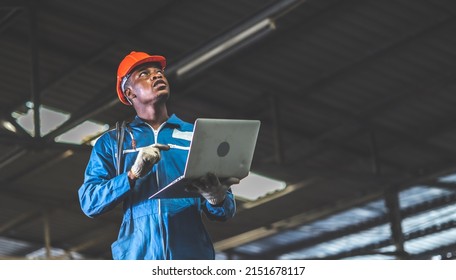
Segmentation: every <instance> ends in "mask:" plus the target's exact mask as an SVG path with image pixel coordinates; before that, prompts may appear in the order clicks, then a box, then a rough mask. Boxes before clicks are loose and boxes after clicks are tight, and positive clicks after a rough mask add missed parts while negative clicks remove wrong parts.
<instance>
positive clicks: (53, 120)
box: [11, 102, 70, 136]
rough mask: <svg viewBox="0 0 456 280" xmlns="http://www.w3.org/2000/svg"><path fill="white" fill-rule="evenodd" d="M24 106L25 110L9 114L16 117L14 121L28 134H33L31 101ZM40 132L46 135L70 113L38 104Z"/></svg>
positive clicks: (67, 117) (66, 118) (68, 116)
mask: <svg viewBox="0 0 456 280" xmlns="http://www.w3.org/2000/svg"><path fill="white" fill-rule="evenodd" d="M25 105H26V107H27V108H28V109H27V111H26V112H25V113H24V112H19V111H15V112H13V113H12V114H11V116H12V117H13V118H15V119H16V122H17V123H18V124H19V125H20V126H22V127H23V128H24V130H25V131H27V132H28V133H29V134H30V135H32V136H34V135H35V130H34V123H33V110H34V109H33V103H32V102H27V103H26V104H25ZM39 110H40V119H41V123H40V134H41V135H42V136H43V135H46V134H48V133H49V132H51V131H53V130H54V129H56V128H57V127H59V126H60V125H61V124H62V123H64V122H65V121H66V120H68V119H69V118H70V114H68V113H66V112H62V111H58V110H55V109H53V108H51V107H47V106H43V105H42V106H40V109H39Z"/></svg>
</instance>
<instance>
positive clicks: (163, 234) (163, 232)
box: [146, 122, 168, 260]
mask: <svg viewBox="0 0 456 280" xmlns="http://www.w3.org/2000/svg"><path fill="white" fill-rule="evenodd" d="M146 124H147V125H148V126H149V127H150V128H151V129H152V131H153V133H154V143H155V144H158V133H159V132H160V130H161V129H162V127H163V126H164V125H165V124H166V122H164V123H162V124H161V125H160V127H159V128H158V129H157V131H155V129H154V128H153V127H152V126H151V125H150V124H148V123H146ZM155 175H156V179H157V187H158V186H160V181H159V177H158V165H157V166H156V171H155ZM155 199H157V200H158V225H159V228H160V237H161V241H162V248H163V258H164V259H165V260H166V255H167V254H166V252H167V251H168V250H167V248H166V244H165V230H164V227H163V218H162V211H161V210H162V209H161V199H160V198H155Z"/></svg>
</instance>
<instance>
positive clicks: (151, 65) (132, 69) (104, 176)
mask: <svg viewBox="0 0 456 280" xmlns="http://www.w3.org/2000/svg"><path fill="white" fill-rule="evenodd" d="M165 67H166V59H165V58H164V57H163V56H158V55H149V54H147V53H144V52H131V53H130V54H129V55H127V56H126V57H125V58H124V59H123V60H122V61H121V63H120V64H119V67H118V71H117V95H118V97H119V99H120V101H121V102H122V103H123V104H126V105H132V106H133V108H134V109H135V111H136V114H137V116H136V117H135V119H134V120H133V121H132V122H131V123H129V124H128V125H127V127H126V132H125V134H124V135H125V137H124V138H125V140H124V142H123V146H122V149H123V153H122V161H120V163H119V164H117V161H116V152H117V135H116V130H111V131H108V132H106V133H105V134H103V135H102V136H101V137H100V138H99V139H98V141H97V142H96V144H95V146H94V148H93V150H92V153H91V156H90V160H89V163H88V165H87V168H86V171H85V177H84V182H83V184H82V186H81V187H80V189H79V192H78V194H79V200H80V204H81V208H82V210H83V212H84V213H85V214H86V215H87V216H89V217H96V216H98V215H101V214H103V213H105V212H108V211H110V210H112V209H113V208H114V207H115V206H116V205H118V204H119V203H123V211H124V216H123V221H122V224H121V227H120V231H119V235H118V239H117V241H116V242H114V243H113V244H112V246H111V249H112V255H113V258H114V259H214V258H215V253H214V248H213V245H212V242H211V239H210V237H209V235H208V233H207V231H206V229H205V228H204V225H203V222H202V218H201V216H202V215H201V214H202V212H204V213H205V215H206V216H207V217H208V218H209V219H211V220H217V221H225V220H227V219H229V218H231V217H233V215H234V213H235V209H236V208H235V200H234V197H233V194H232V193H231V191H230V186H231V185H232V184H237V183H239V180H238V179H237V178H228V179H225V180H219V178H217V177H216V176H215V175H213V174H208V175H207V176H204V177H202V178H200V179H199V180H196V181H194V183H193V184H192V186H191V189H192V191H195V192H198V193H199V194H201V196H199V197H189V198H168V199H148V198H149V197H150V196H151V195H152V194H153V193H155V192H157V191H158V190H159V189H161V188H163V187H164V186H166V185H167V184H168V183H170V182H172V181H173V180H174V179H176V178H177V177H178V176H180V175H182V174H183V172H184V168H185V162H186V159H187V155H188V149H189V146H190V140H191V135H192V131H193V125H192V124H190V123H187V122H184V121H182V120H181V119H179V118H178V117H177V116H176V115H174V114H173V115H171V116H169V115H168V111H167V107H166V102H167V100H168V97H169V94H170V89H169V84H168V81H167V79H166V77H165V75H164V72H163V70H164V68H165ZM171 144H172V147H173V148H170V145H171ZM118 166H120V167H122V168H121V169H120V172H119V171H118V172H117V173H118V175H117V173H116V169H117V168H118Z"/></svg>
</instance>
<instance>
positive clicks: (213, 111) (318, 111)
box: [0, 0, 456, 259]
mask: <svg viewBox="0 0 456 280" xmlns="http://www.w3.org/2000/svg"><path fill="white" fill-rule="evenodd" d="M455 31H456V2H454V1H450V0H442V1H431V0H414V1H412V0H384V1H374V0H308V1H296V0H295V1H292V0H283V1H272V0H269V1H264V0H261V1H260V0H251V1H241V0H232V1H209V0H195V1H184V0H167V1H165V0H147V1H146V0H134V1H126V0H109V1H107V0H99V1H89V0H81V1H57V0H40V1H20V0H17V1H8V0H6V1H1V2H0V61H1V65H2V67H0V94H1V101H0V108H1V115H0V120H1V126H0V202H1V203H0V213H1V215H0V258H3V259H31V258H48V259H57V258H64V259H76V258H78V259H111V251H110V245H111V243H112V242H114V241H115V239H116V236H117V231H118V229H119V226H120V222H121V215H122V213H121V210H120V208H119V209H115V210H114V211H113V212H112V213H110V214H107V215H104V216H101V217H99V218H95V219H90V218H88V217H87V216H85V215H84V214H83V213H82V211H81V209H80V207H79V201H78V196H77V191H78V188H79V187H80V185H81V184H82V180H83V174H84V170H85V167H86V164H87V161H88V158H89V155H90V151H91V148H92V146H91V145H90V140H93V139H96V137H97V136H98V135H99V134H98V135H97V134H93V135H89V137H88V138H86V139H85V140H84V141H83V142H82V143H76V144H75V143H67V142H61V141H56V139H58V137H59V136H61V135H62V134H64V133H66V132H69V131H71V130H72V129H74V128H76V127H78V126H79V125H81V124H83V123H85V122H88V121H90V122H93V123H98V124H103V125H107V127H110V128H112V127H113V126H114V125H115V123H116V122H117V121H121V120H128V119H132V118H133V117H134V114H135V113H134V111H133V109H132V108H131V107H128V106H125V105H123V104H121V103H120V102H119V101H118V99H117V96H116V92H115V77H116V71H117V65H118V63H119V61H120V60H121V59H122V58H123V57H124V56H125V55H126V54H128V53H129V52H130V51H132V50H138V51H145V52H149V53H154V54H161V55H164V56H166V57H167V60H168V67H167V69H166V75H167V77H168V78H169V80H170V84H171V98H170V100H169V103H168V105H169V111H170V112H171V113H175V114H176V115H178V116H179V117H180V118H182V119H184V120H186V121H188V122H193V121H195V120H196V118H199V117H207V118H242V119H258V120H260V121H261V129H260V133H259V138H258V142H257V146H256V149H255V153H254V162H253V163H252V168H251V171H252V172H253V173H255V174H258V175H262V176H267V177H269V178H273V179H276V180H280V181H283V182H285V183H286V187H285V188H284V189H282V190H279V191H275V192H270V193H267V194H264V195H263V196H262V197H260V198H259V199H257V200H254V201H248V200H246V199H242V198H241V197H239V198H238V200H237V206H238V211H237V214H236V216H235V217H234V218H233V219H232V220H230V221H228V222H225V223H218V222H211V221H208V220H205V224H206V226H207V229H208V231H209V233H210V235H211V237H212V239H213V241H214V244H215V249H216V251H217V258H219V259H354V258H364V259H384V258H392V259H431V258H439V259H450V258H455V257H454V256H455V255H456V214H455V213H456V211H454V210H455V209H454V208H455V207H456V205H455V201H456V192H455V190H456V189H455V186H456V184H455V181H456V180H455V179H454V177H453V176H452V175H453V174H454V173H455V172H456V145H455V141H456V125H455V121H456V111H455V109H454V108H455V107H456V106H455V105H456V95H455V94H454V93H455V92H454V91H453V90H456V79H455V78H456V67H455V65H456V37H455V36H454V34H455ZM216 50H222V51H221V52H218V51H216ZM192 64H193V65H192ZM38 107H40V108H47V109H49V110H51V109H52V110H53V111H56V112H61V113H65V114H66V116H67V118H66V119H65V120H64V121H63V122H61V123H60V124H58V125H57V126H56V127H54V128H52V129H50V130H49V131H46V132H43V128H44V126H45V125H46V124H48V123H49V122H51V121H52V120H49V119H46V118H45V117H44V115H43V114H42V113H41V111H40V110H36V111H34V110H31V109H30V108H38ZM26 114H31V115H32V116H33V118H32V119H33V123H32V124H31V127H32V128H31V129H29V128H27V127H26V126H25V125H24V124H22V123H21V122H20V117H21V116H24V115H26ZM256 187H257V188H261V187H262V186H261V185H258V186H256Z"/></svg>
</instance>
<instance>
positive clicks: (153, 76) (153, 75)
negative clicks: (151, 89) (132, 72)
mask: <svg viewBox="0 0 456 280" xmlns="http://www.w3.org/2000/svg"><path fill="white" fill-rule="evenodd" d="M151 77H152V80H156V79H161V78H163V75H162V73H160V72H157V73H154V74H152V76H151Z"/></svg>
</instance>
